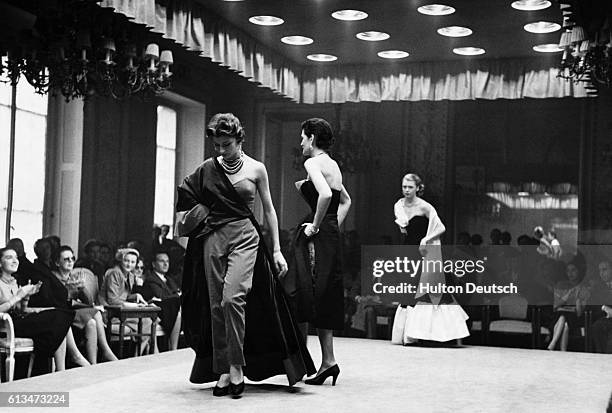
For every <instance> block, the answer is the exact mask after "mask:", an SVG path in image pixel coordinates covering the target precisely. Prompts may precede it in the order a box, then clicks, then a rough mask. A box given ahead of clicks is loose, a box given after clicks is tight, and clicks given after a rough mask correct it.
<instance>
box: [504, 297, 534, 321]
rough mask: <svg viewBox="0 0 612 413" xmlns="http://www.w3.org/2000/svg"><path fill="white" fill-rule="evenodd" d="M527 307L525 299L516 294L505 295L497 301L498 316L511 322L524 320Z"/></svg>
mask: <svg viewBox="0 0 612 413" xmlns="http://www.w3.org/2000/svg"><path fill="white" fill-rule="evenodd" d="M527 307H528V303H527V299H526V298H525V297H522V296H520V295H518V294H512V295H507V296H505V297H502V298H500V299H499V316H500V318H506V319H508V318H509V319H512V320H526V319H527Z"/></svg>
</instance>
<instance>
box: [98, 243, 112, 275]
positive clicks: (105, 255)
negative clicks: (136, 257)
mask: <svg viewBox="0 0 612 413" xmlns="http://www.w3.org/2000/svg"><path fill="white" fill-rule="evenodd" d="M100 262H101V263H102V268H103V269H104V272H103V273H102V274H104V273H105V272H106V270H108V269H109V268H110V267H112V266H113V262H114V257H113V248H112V247H111V246H110V244H109V243H108V242H100Z"/></svg>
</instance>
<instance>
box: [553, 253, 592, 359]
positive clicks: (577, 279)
mask: <svg viewBox="0 0 612 413" xmlns="http://www.w3.org/2000/svg"><path fill="white" fill-rule="evenodd" d="M584 274H585V268H584V263H583V262H582V261H581V260H579V259H577V257H576V258H574V259H573V260H572V261H570V262H569V263H568V264H567V266H566V276H567V280H566V281H561V282H559V283H557V285H555V288H554V303H553V311H554V313H553V316H554V327H553V337H552V339H551V341H550V344H549V345H548V350H554V349H555V347H556V345H557V342H558V341H559V339H561V344H560V349H561V351H567V343H568V340H569V333H570V329H571V330H576V329H578V328H579V327H580V326H579V318H580V317H581V316H582V311H583V309H584V306H585V304H586V302H587V300H588V289H587V288H586V286H585V285H584V284H583V283H582V280H583V279H584Z"/></svg>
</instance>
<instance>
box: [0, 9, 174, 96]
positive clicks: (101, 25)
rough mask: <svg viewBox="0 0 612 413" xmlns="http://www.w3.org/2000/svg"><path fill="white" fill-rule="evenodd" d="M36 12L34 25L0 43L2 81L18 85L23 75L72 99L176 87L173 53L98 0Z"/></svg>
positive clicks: (41, 87) (43, 91)
mask: <svg viewBox="0 0 612 413" xmlns="http://www.w3.org/2000/svg"><path fill="white" fill-rule="evenodd" d="M11 9H13V8H12V7H11ZM9 10H10V9H9ZM18 13H20V14H22V15H23V14H24V13H25V12H24V11H23V10H19V11H18ZM34 13H35V15H33V16H32V21H34V23H33V24H32V25H31V26H30V27H27V28H23V29H22V30H20V32H19V33H17V36H16V37H15V38H14V39H12V40H13V41H11V42H3V43H2V44H0V55H1V56H2V60H1V63H0V79H1V80H3V81H5V82H10V83H11V84H13V85H15V84H17V82H18V81H19V79H20V78H21V76H23V77H24V78H25V79H26V80H27V81H28V82H29V83H30V84H31V85H32V86H33V87H34V89H35V91H36V92H37V93H40V94H46V93H49V92H51V93H52V94H56V93H61V94H62V95H63V96H64V98H65V99H66V101H69V100H71V99H77V98H87V97H88V96H91V95H94V94H99V95H103V96H112V97H113V98H115V99H124V98H127V97H129V96H132V95H140V96H143V97H148V96H153V95H157V94H159V93H162V92H163V91H164V90H166V89H168V88H169V87H170V86H171V82H170V79H171V76H172V72H171V71H170V66H171V65H172V64H173V56H172V52H171V51H170V50H162V51H161V53H160V50H159V46H158V45H157V44H156V43H152V42H147V41H146V40H147V39H146V32H145V31H144V30H143V29H137V28H136V27H135V25H133V24H130V23H129V22H128V21H127V19H125V21H122V20H121V18H122V16H118V15H116V14H114V13H113V12H112V11H111V10H105V9H102V8H100V7H98V5H97V4H96V2H95V1H83V0H71V1H63V2H57V3H55V7H54V8H47V9H41V10H36V11H34ZM139 45H142V46H140V47H139Z"/></svg>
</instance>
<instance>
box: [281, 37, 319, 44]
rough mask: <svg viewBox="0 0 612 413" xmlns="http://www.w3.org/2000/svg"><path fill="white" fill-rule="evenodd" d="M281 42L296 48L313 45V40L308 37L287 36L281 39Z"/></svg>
mask: <svg viewBox="0 0 612 413" xmlns="http://www.w3.org/2000/svg"><path fill="white" fill-rule="evenodd" d="M281 42H283V43H286V44H292V45H295V46H304V45H307V44H311V43H312V42H313V40H312V39H311V38H310V37H306V36H285V37H283V38H282V39H281Z"/></svg>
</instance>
